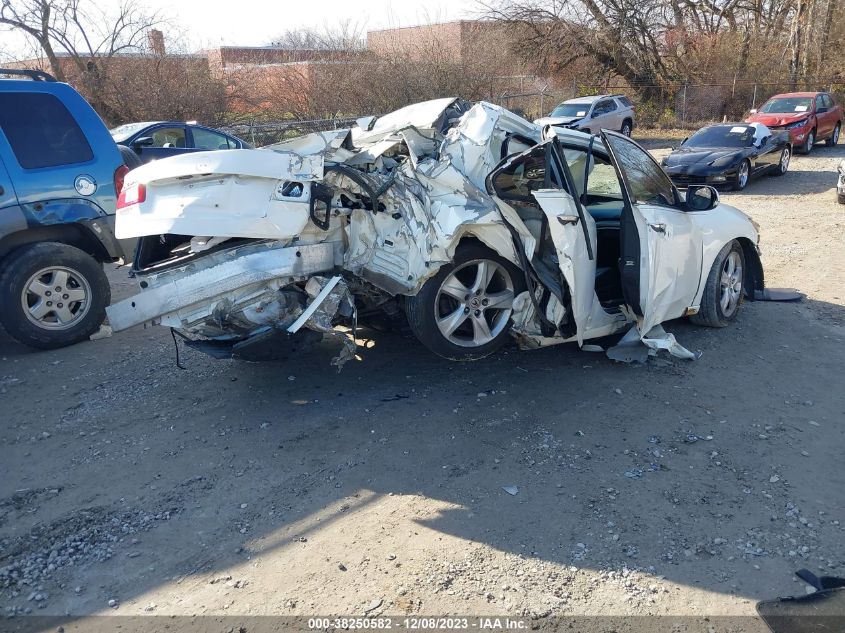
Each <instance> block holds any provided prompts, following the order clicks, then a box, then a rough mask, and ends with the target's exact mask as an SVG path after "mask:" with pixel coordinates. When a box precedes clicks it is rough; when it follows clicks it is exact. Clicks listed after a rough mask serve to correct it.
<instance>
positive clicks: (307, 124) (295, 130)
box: [220, 118, 355, 147]
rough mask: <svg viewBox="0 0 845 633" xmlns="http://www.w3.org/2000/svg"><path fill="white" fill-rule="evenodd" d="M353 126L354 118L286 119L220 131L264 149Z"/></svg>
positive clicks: (237, 124) (234, 126)
mask: <svg viewBox="0 0 845 633" xmlns="http://www.w3.org/2000/svg"><path fill="white" fill-rule="evenodd" d="M353 125H355V119H354V118H344V119H314V120H310V121H300V120H293V119H285V120H282V121H247V122H242V123H236V124H232V125H226V126H222V127H221V128H220V129H221V130H223V131H224V132H227V133H229V134H233V135H234V136H237V137H238V138H240V139H243V140H244V141H246V142H247V143H251V144H252V145H253V146H254V147H264V146H265V145H272V144H273V143H281V142H282V141H286V140H288V139H291V138H296V137H297V136H302V135H303V134H310V133H311V132H325V131H327V130H339V129H343V128H350V127H352V126H353Z"/></svg>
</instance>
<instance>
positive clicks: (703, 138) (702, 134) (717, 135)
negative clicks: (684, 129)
mask: <svg viewBox="0 0 845 633" xmlns="http://www.w3.org/2000/svg"><path fill="white" fill-rule="evenodd" d="M753 144H754V128H753V127H752V126H750V125H714V126H711V127H706V128H704V129H702V130H699V131H698V132H696V133H695V134H693V135H692V136H691V137H690V138H689V139H687V141H686V142H685V143H684V146H685V147H749V146H750V145H753Z"/></svg>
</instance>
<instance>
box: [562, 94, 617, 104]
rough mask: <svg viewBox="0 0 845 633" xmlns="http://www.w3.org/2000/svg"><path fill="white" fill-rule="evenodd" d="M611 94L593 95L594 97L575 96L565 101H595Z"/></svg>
mask: <svg viewBox="0 0 845 633" xmlns="http://www.w3.org/2000/svg"><path fill="white" fill-rule="evenodd" d="M607 96H609V95H593V96H592V97H575V98H574V99H567V100H566V101H564V103H594V102H596V101H598V100H599V99H602V98H604V97H607Z"/></svg>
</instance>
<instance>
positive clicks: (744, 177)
mask: <svg viewBox="0 0 845 633" xmlns="http://www.w3.org/2000/svg"><path fill="white" fill-rule="evenodd" d="M737 184H738V185H739V187H738V188H739V189H745V185H747V184H748V162H747V161H742V164H741V165H740V166H739V173H738V174H737Z"/></svg>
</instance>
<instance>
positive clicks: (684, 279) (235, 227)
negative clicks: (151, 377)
mask: <svg viewBox="0 0 845 633" xmlns="http://www.w3.org/2000/svg"><path fill="white" fill-rule="evenodd" d="M116 233H117V236H118V237H119V238H130V237H140V238H141V239H140V241H139V247H138V250H137V253H136V257H135V262H134V266H133V274H134V275H135V276H136V277H137V279H138V281H139V282H140V286H141V289H142V290H141V292H140V294H138V295H136V296H134V297H132V298H130V299H127V300H125V301H122V302H120V303H117V304H115V305H112V306H111V307H110V308H109V309H108V316H109V321H110V324H111V326H112V328H113V329H114V330H115V331H118V330H122V329H125V328H128V327H131V326H133V325H136V324H141V323H151V324H160V325H164V326H167V327H171V328H174V330H175V331H176V332H178V333H180V334H181V335H182V336H183V337H184V338H185V339H186V340H188V341H189V342H191V343H192V344H194V345H195V346H200V347H202V348H203V349H205V350H207V351H212V352H213V353H215V354H218V355H221V356H231V355H235V356H237V357H243V358H250V357H261V356H262V355H264V354H266V353H267V351H268V350H270V349H273V348H274V347H275V346H278V345H281V346H288V347H289V346H291V345H294V346H296V345H298V344H299V343H300V342H303V341H306V340H310V339H313V338H316V337H319V336H321V335H324V334H331V335H333V336H337V337H339V338H340V339H342V340H345V341H346V347H345V353H344V354H343V355H342V358H341V359H340V360H341V361H342V360H345V359H348V358H349V356H350V355H351V353H353V352H354V343H350V341H352V340H354V339H353V337H352V336H350V335H349V334H348V330H349V329H350V328H349V327H347V328H342V329H343V330H345V331H346V332H347V333H343V332H339V331H338V330H337V329H335V328H336V326H351V329H352V330H354V324H355V321H356V318H357V317H366V316H368V315H374V314H376V313H387V314H390V315H393V316H396V315H400V314H402V313H404V315H405V316H406V317H407V321H408V323H409V324H410V327H411V329H412V331H413V332H414V334H415V335H416V336H417V338H418V339H419V340H420V341H421V342H422V343H423V344H424V345H425V346H426V347H428V348H429V349H430V350H432V351H433V352H435V353H437V354H440V355H441V356H444V357H446V358H450V359H456V360H464V359H476V358H480V357H483V356H485V355H487V354H490V353H491V352H493V351H494V350H496V349H498V348H499V347H501V346H502V345H503V344H504V343H505V342H506V341H507V340H508V339H509V338H510V337H511V336H513V337H515V338H516V340H517V341H518V342H519V344H520V345H521V346H522V347H527V348H531V347H539V346H544V345H550V344H555V343H562V342H566V341H577V342H578V343H579V344H582V345H583V343H584V341H586V340H588V339H593V338H597V337H603V336H606V335H609V334H613V333H616V332H619V331H621V330H624V329H628V330H629V332H628V334H627V335H626V336H625V337H624V338H623V342H627V343H629V344H632V345H636V346H639V347H640V348H642V349H645V350H647V351H648V350H649V349H650V350H651V351H652V353H653V350H655V349H659V348H664V349H668V350H669V351H670V352H672V353H674V354H676V355H679V356H687V357H692V354H691V353H690V352H688V351H687V350H685V349H684V348H683V347H681V346H680V345H679V344H678V343H677V342H676V341H674V338H673V337H672V336H671V335H669V334H667V333H666V332H665V331H664V330H663V329H662V327H661V326H660V324H661V323H663V322H664V321H666V320H669V319H674V318H677V317H681V316H685V315H688V316H690V317H691V318H692V319H693V320H694V321H695V322H696V323H700V324H702V325H708V326H724V325H726V324H727V323H728V322H729V321H731V320H732V319H734V318H735V317H736V314H737V311H738V310H739V308H740V305H741V303H742V301H743V296H744V295H747V296H748V297H750V298H754V294H755V291H758V290H759V291H762V289H763V270H762V266H761V264H760V258H759V254H758V250H757V242H758V234H757V231H756V229H755V226H754V225H753V222H752V221H751V220H750V219H749V218H748V217H747V216H745V215H744V214H743V213H741V212H740V211H738V210H736V209H734V208H732V207H730V206H727V205H725V204H721V203H720V202H719V197H718V194H717V193H716V191H715V190H713V189H711V188H710V187H707V186H690V188H689V189H688V191H687V193H686V195H685V196H682V195H681V194H680V193H679V192H678V190H677V189H676V188H675V187H674V186H673V185H672V182H671V181H670V180H669V178H668V177H667V176H666V174H665V173H664V172H663V170H662V169H661V168H660V166H659V165H658V164H657V163H656V162H655V161H654V159H653V158H652V157H651V155H650V154H649V153H648V152H646V151H645V150H644V149H642V148H641V147H640V146H639V145H637V144H636V143H634V142H633V141H631V140H630V139H629V138H627V137H625V136H622V135H620V134H617V133H613V132H609V131H605V132H603V133H602V135H601V137H597V136H589V135H587V134H583V133H580V132H575V131H565V132H558V133H557V135H555V133H554V132H552V131H551V130H550V129H548V128H547V129H545V130H544V129H543V128H541V127H539V126H536V125H534V124H532V123H530V122H528V121H526V120H524V119H522V118H520V117H518V116H516V115H514V114H512V113H511V112H508V111H507V110H504V109H503V108H501V107H499V106H496V105H492V104H489V103H484V102H481V103H477V104H475V105H472V104H469V103H467V102H464V101H461V100H458V99H439V100H435V101H428V102H424V103H420V104H416V105H411V106H408V107H406V108H402V109H401V110H398V111H396V112H393V113H391V114H388V115H385V116H383V117H379V118H377V119H376V118H373V117H369V118H367V119H361V120H359V121H358V125H357V126H356V127H354V128H352V129H351V130H336V131H330V132H321V133H315V134H310V135H307V136H303V137H300V138H296V139H293V140H291V141H288V142H285V143H282V144H279V145H276V146H273V147H272V148H265V149H260V150H236V151H235V150H233V151H216V152H208V153H195V154H185V155H182V156H178V157H173V158H169V159H166V160H161V161H157V162H153V163H150V164H147V165H144V166H142V167H139V168H138V169H135V170H133V171H132V172H130V174H129V175H128V176H127V178H126V185H125V187H124V190H123V192H122V193H121V194H120V199H119V202H118V210H117V226H116Z"/></svg>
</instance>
